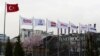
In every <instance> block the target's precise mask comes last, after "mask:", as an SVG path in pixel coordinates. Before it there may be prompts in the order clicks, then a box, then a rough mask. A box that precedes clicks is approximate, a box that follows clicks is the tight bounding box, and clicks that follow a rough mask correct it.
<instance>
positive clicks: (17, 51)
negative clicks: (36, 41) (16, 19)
mask: <svg viewBox="0 0 100 56" xmlns="http://www.w3.org/2000/svg"><path fill="white" fill-rule="evenodd" d="M16 38H17V41H16V43H15V47H14V56H24V50H23V48H22V45H21V41H20V36H17V37H16Z"/></svg>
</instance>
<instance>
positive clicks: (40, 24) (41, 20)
mask: <svg viewBox="0 0 100 56" xmlns="http://www.w3.org/2000/svg"><path fill="white" fill-rule="evenodd" d="M34 22H35V26H44V25H45V20H43V19H34Z"/></svg>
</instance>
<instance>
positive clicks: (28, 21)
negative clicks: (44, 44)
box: [21, 17, 33, 25]
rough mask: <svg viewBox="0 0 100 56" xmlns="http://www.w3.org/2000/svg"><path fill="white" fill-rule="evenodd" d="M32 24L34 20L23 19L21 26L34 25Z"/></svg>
mask: <svg viewBox="0 0 100 56" xmlns="http://www.w3.org/2000/svg"><path fill="white" fill-rule="evenodd" d="M32 23H33V21H32V19H26V18H23V17H21V24H23V25H32Z"/></svg>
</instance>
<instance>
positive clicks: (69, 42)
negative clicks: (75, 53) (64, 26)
mask: <svg viewBox="0 0 100 56" xmlns="http://www.w3.org/2000/svg"><path fill="white" fill-rule="evenodd" d="M68 35H69V38H68V41H69V52H68V53H69V56H70V46H71V45H70V22H69V27H68Z"/></svg>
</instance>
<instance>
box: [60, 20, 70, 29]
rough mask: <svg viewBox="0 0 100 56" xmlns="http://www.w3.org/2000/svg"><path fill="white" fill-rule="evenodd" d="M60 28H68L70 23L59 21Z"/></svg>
mask: <svg viewBox="0 0 100 56" xmlns="http://www.w3.org/2000/svg"><path fill="white" fill-rule="evenodd" d="M58 28H68V24H67V23H63V22H60V21H58Z"/></svg>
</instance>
